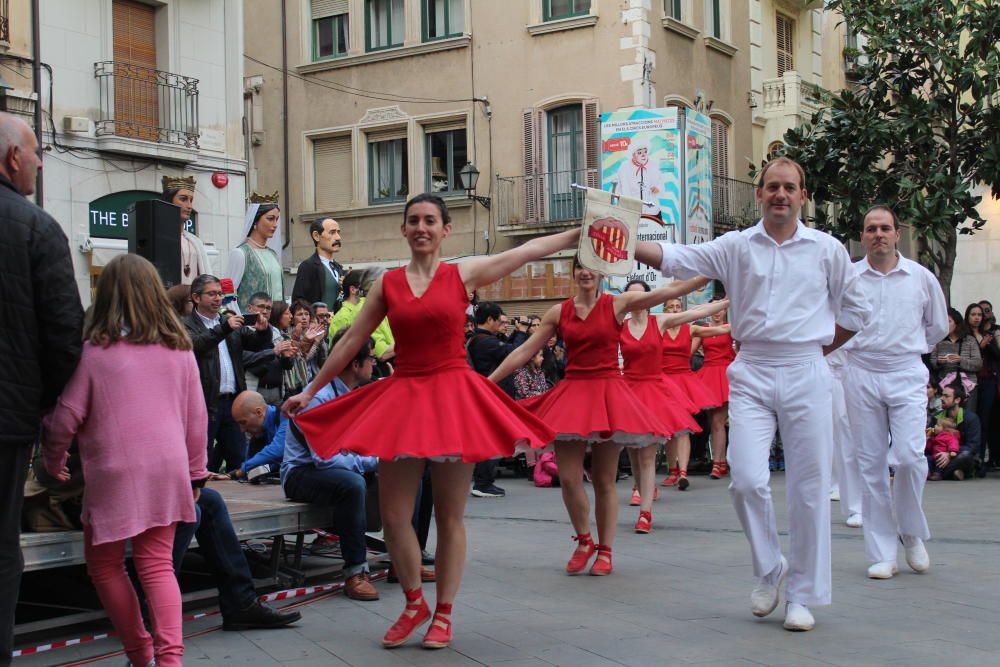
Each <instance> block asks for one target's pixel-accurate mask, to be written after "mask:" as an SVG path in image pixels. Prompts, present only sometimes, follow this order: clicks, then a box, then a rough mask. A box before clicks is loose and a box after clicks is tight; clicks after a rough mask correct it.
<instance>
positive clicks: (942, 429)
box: [924, 417, 959, 481]
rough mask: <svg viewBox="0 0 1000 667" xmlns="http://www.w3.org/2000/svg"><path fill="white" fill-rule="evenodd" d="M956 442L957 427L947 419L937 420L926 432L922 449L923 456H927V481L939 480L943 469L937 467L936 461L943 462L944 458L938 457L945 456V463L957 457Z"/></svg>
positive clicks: (957, 440)
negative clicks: (924, 446) (925, 442)
mask: <svg viewBox="0 0 1000 667" xmlns="http://www.w3.org/2000/svg"><path fill="white" fill-rule="evenodd" d="M958 442H959V435H958V425H957V424H955V422H954V421H953V420H951V419H948V418H947V417H941V418H939V419H938V420H937V424H935V425H934V427H933V428H931V429H929V430H928V434H927V446H926V448H925V449H924V454H926V455H927V467H928V470H929V471H930V474H929V475H928V477H927V479H930V480H935V481H936V480H939V479H941V471H942V470H943V469H942V468H939V467H938V465H937V461H938V458H940V460H941V461H945V458H944V457H939V456H938V455H939V454H942V453H943V454H946V455H947V462H949V463H950V462H951V459H952V458H953V457H955V456H958Z"/></svg>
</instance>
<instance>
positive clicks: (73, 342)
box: [0, 113, 83, 665]
mask: <svg viewBox="0 0 1000 667" xmlns="http://www.w3.org/2000/svg"><path fill="white" fill-rule="evenodd" d="M41 168H42V162H41V159H40V158H39V156H38V143H37V142H36V141H35V134H34V132H32V130H31V128H30V127H28V125H27V124H26V123H25V122H24V121H22V120H20V119H19V118H16V117H15V116H11V115H10V114H6V113H0V221H2V222H0V225H2V227H3V231H2V233H0V266H3V278H2V280H0V313H2V316H0V369H2V370H0V665H9V664H10V660H11V650H12V648H13V642H14V608H15V607H16V606H17V595H18V588H19V587H20V581H21V571H22V569H23V566H24V563H23V561H22V559H21V546H20V532H21V530H20V529H21V507H22V505H23V501H24V481H25V477H26V475H27V472H28V463H29V460H30V459H29V457H30V453H31V444H32V443H33V442H34V440H35V438H36V437H37V436H38V428H39V423H40V421H41V417H42V413H43V412H45V411H47V410H48V409H50V408H51V407H52V406H53V405H55V402H56V399H57V398H58V396H59V394H61V393H62V390H63V388H64V387H65V386H66V383H67V382H68V381H69V378H70V376H71V375H72V374H73V371H74V370H75V369H76V365H77V363H78V362H79V360H80V350H81V346H82V344H81V342H80V339H81V335H80V332H81V328H82V326H83V307H82V306H81V304H80V294H79V292H78V291H77V285H76V279H75V277H74V275H73V260H72V258H71V257H70V252H69V243H68V241H67V240H66V235H65V234H64V233H63V231H62V229H61V228H60V227H59V223H57V222H56V221H55V220H53V219H52V217H51V216H49V215H48V214H47V213H46V212H45V211H43V210H42V209H40V208H38V207H37V206H35V205H34V204H32V203H31V202H30V201H28V200H27V199H25V195H30V194H32V193H33V192H34V191H35V179H36V178H37V177H38V172H39V170H40V169H41Z"/></svg>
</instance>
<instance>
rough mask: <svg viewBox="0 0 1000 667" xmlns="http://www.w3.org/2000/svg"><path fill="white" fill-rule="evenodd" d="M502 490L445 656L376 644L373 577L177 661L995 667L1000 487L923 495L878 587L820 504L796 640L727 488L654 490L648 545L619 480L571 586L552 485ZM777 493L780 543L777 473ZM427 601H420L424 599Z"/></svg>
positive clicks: (394, 593)
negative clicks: (594, 548)
mask: <svg viewBox="0 0 1000 667" xmlns="http://www.w3.org/2000/svg"><path fill="white" fill-rule="evenodd" d="M499 483H500V484H501V486H504V487H505V488H506V489H507V492H508V496H507V498H505V499H497V500H484V499H476V498H470V500H469V508H468V512H467V517H468V518H467V526H468V531H469V561H468V568H467V570H466V575H465V580H464V585H463V588H462V591H461V592H460V594H459V597H458V600H457V603H456V605H455V615H454V620H455V631H456V632H455V640H454V642H453V643H452V647H451V648H450V649H447V650H444V651H436V652H432V651H425V650H423V649H421V648H420V647H419V642H418V641H415V640H411V641H412V645H409V646H405V647H403V648H399V649H396V650H394V651H386V650H383V649H382V648H381V647H380V644H379V641H380V639H381V637H382V634H383V632H385V630H386V628H387V627H388V626H389V624H390V623H391V622H392V620H394V619H395V617H396V615H398V614H399V612H400V611H401V610H402V607H403V596H402V593H401V592H400V590H399V587H398V586H395V585H389V584H386V583H384V582H380V583H378V584H377V586H378V588H379V589H380V591H381V592H382V596H383V597H382V600H380V601H378V602H355V601H352V600H349V599H346V598H344V597H343V596H340V595H337V596H334V597H331V598H328V599H325V600H321V601H319V602H316V603H315V604H312V605H307V606H304V607H302V608H301V610H302V613H303V620H302V621H301V622H300V623H299V624H298V625H297V626H296V627H294V628H290V629H285V630H277V631H266V632H246V633H229V632H221V631H215V632H208V633H207V634H203V635H201V636H198V637H195V638H191V639H188V640H186V641H185V645H186V656H185V664H188V665H206V666H208V665H302V666H305V665H317V666H319V665H358V666H373V665H400V666H402V665H479V664H483V665H498V666H502V667H527V666H539V667H542V666H545V665H568V666H573V667H583V666H589V665H672V664H688V663H696V664H701V665H774V666H778V665H789V666H792V665H794V666H803V667H806V666H809V665H851V666H853V665H885V664H892V665H905V666H907V667H911V666H917V665H928V666H934V667H938V666H940V665H963V666H964V665H997V664H1000V633H998V630H997V627H998V626H997V618H998V616H1000V511H998V510H1000V479H986V480H975V481H966V482H962V483H956V482H936V483H930V484H928V486H927V492H926V495H925V506H926V508H927V513H928V518H929V520H930V524H931V530H932V532H933V533H934V539H933V540H932V541H931V542H930V543H929V544H928V550H929V552H930V555H931V561H932V567H931V571H930V572H929V573H928V574H926V575H916V574H913V573H912V572H911V571H910V570H909V568H907V567H906V565H905V563H904V562H903V557H902V550H900V568H901V574H900V575H898V576H897V577H896V578H894V579H892V580H889V581H873V580H869V579H867V578H866V577H865V570H866V567H867V564H866V563H865V560H864V554H863V549H862V538H861V530H860V529H851V528H848V527H846V526H844V525H843V522H842V519H841V517H840V513H839V508H838V506H837V504H836V503H834V504H833V516H834V521H835V523H834V527H833V550H834V554H833V584H834V604H833V606H831V607H820V608H815V609H814V610H813V611H814V613H815V616H816V622H817V627H816V629H815V630H814V631H812V632H809V633H791V632H787V631H786V630H784V629H782V627H781V620H782V613H781V612H782V610H783V607H781V608H779V610H778V611H776V612H775V613H774V614H772V615H771V616H770V617H768V618H766V619H762V620H759V619H756V618H754V617H753V616H751V614H750V603H749V594H750V589H751V588H752V586H753V578H752V574H751V569H750V554H749V550H748V547H747V544H746V541H745V540H744V538H743V534H742V532H741V531H740V528H739V525H738V523H737V520H736V516H735V514H734V512H733V510H732V507H731V506H730V504H729V497H728V494H727V492H726V482H725V481H712V480H709V479H708V478H706V477H696V478H694V480H693V483H692V487H691V489H690V490H689V491H687V492H684V493H682V492H679V491H676V490H665V492H663V493H661V498H660V500H659V501H658V502H657V503H655V504H654V506H653V518H654V530H653V532H652V533H651V534H649V535H636V534H634V533H633V532H632V529H631V527H632V523H633V522H634V520H635V516H636V514H637V512H636V508H630V507H628V506H627V505H624V502H625V501H626V499H627V495H626V494H627V492H628V490H629V486H630V482H629V481H625V480H623V481H622V482H620V483H619V490H620V496H621V498H622V499H623V507H622V512H621V518H620V521H619V530H620V535H619V538H618V540H617V543H616V545H615V546H616V548H615V568H616V569H615V573H614V574H613V575H612V576H610V577H590V576H579V577H575V578H571V577H567V576H566V575H564V574H562V569H563V567H564V566H565V563H566V560H567V559H568V557H569V555H570V552H571V551H572V549H573V544H574V543H573V542H571V541H570V539H569V537H570V535H571V533H572V531H571V529H570V527H569V524H568V522H567V520H566V516H565V513H564V511H563V507H562V502H561V499H560V493H559V490H558V489H536V488H535V487H533V486H531V485H530V484H529V483H528V481H527V480H520V479H519V480H510V479H501V480H500V482H499ZM774 491H775V496H776V499H777V507H778V525H779V528H781V529H782V530H784V527H785V526H786V522H785V511H784V478H783V475H776V476H775V478H774ZM782 540H783V542H786V543H787V535H784V534H783V536H782ZM426 590H427V592H428V594H429V597H430V599H431V602H432V604H433V587H431V588H429V589H426ZM217 619H218V617H215V618H214V619H205V620H203V621H200V622H194V623H189V624H186V625H185V633H186V634H191V633H195V632H198V631H201V630H211V628H213V627H215V626H216V625H217V624H218V620H217ZM115 648H117V642H115V641H114V640H105V641H101V642H96V643H93V644H87V645H85V646H82V647H78V648H68V649H62V650H59V651H54V652H51V653H47V654H41V655H37V656H31V657H26V658H21V659H18V660H15V662H14V664H15V666H20V667H25V666H29V665H31V666H33V665H52V664H60V663H63V662H68V661H72V660H78V659H81V658H85V657H87V656H94V655H100V654H103V653H106V652H108V651H111V650H114V649H115ZM124 662H125V659H124V657H121V656H118V657H115V658H112V659H109V660H105V661H102V662H99V663H92V664H100V665H118V666H120V665H121V664H123V663H124Z"/></svg>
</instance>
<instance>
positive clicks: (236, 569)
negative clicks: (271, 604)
mask: <svg viewBox="0 0 1000 667" xmlns="http://www.w3.org/2000/svg"><path fill="white" fill-rule="evenodd" d="M195 511H196V512H197V514H198V521H197V522H195V523H179V524H177V531H176V532H175V533H174V571H175V572H177V573H180V570H181V564H182V563H183V562H184V554H185V553H186V552H187V550H188V547H189V546H190V544H191V538H192V537H197V538H198V548H199V549H200V550H201V553H202V555H203V556H204V557H205V560H206V561H207V562H208V566H209V568H211V570H212V574H214V575H215V585H216V586H217V587H218V589H219V610H220V611H221V612H222V617H223V618H225V617H226V616H229V615H231V614H233V613H235V612H237V611H240V610H241V609H246V608H247V607H249V606H250V605H251V604H253V603H254V600H256V599H257V592H256V591H255V590H254V587H253V575H252V574H251V573H250V566H249V565H248V564H247V559H246V557H245V556H244V555H243V547H242V546H240V540H239V538H237V537H236V530H235V529H234V528H233V522H232V520H231V519H230V518H229V510H228V509H227V508H226V501H224V500H223V499H222V496H221V495H220V494H219V492H218V491H216V490H215V489H209V488H204V489H202V490H201V497H200V498H198V502H197V503H196V504H195Z"/></svg>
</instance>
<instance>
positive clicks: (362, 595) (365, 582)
mask: <svg viewBox="0 0 1000 667" xmlns="http://www.w3.org/2000/svg"><path fill="white" fill-rule="evenodd" d="M344 595H346V596H347V597H349V598H351V599H352V600H363V601H365V602H369V601H371V600H378V597H379V596H378V591H377V590H375V587H374V586H372V581H371V576H370V575H369V574H368V573H367V572H358V573H357V574H356V575H354V576H353V577H348V579H347V581H345V582H344Z"/></svg>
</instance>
